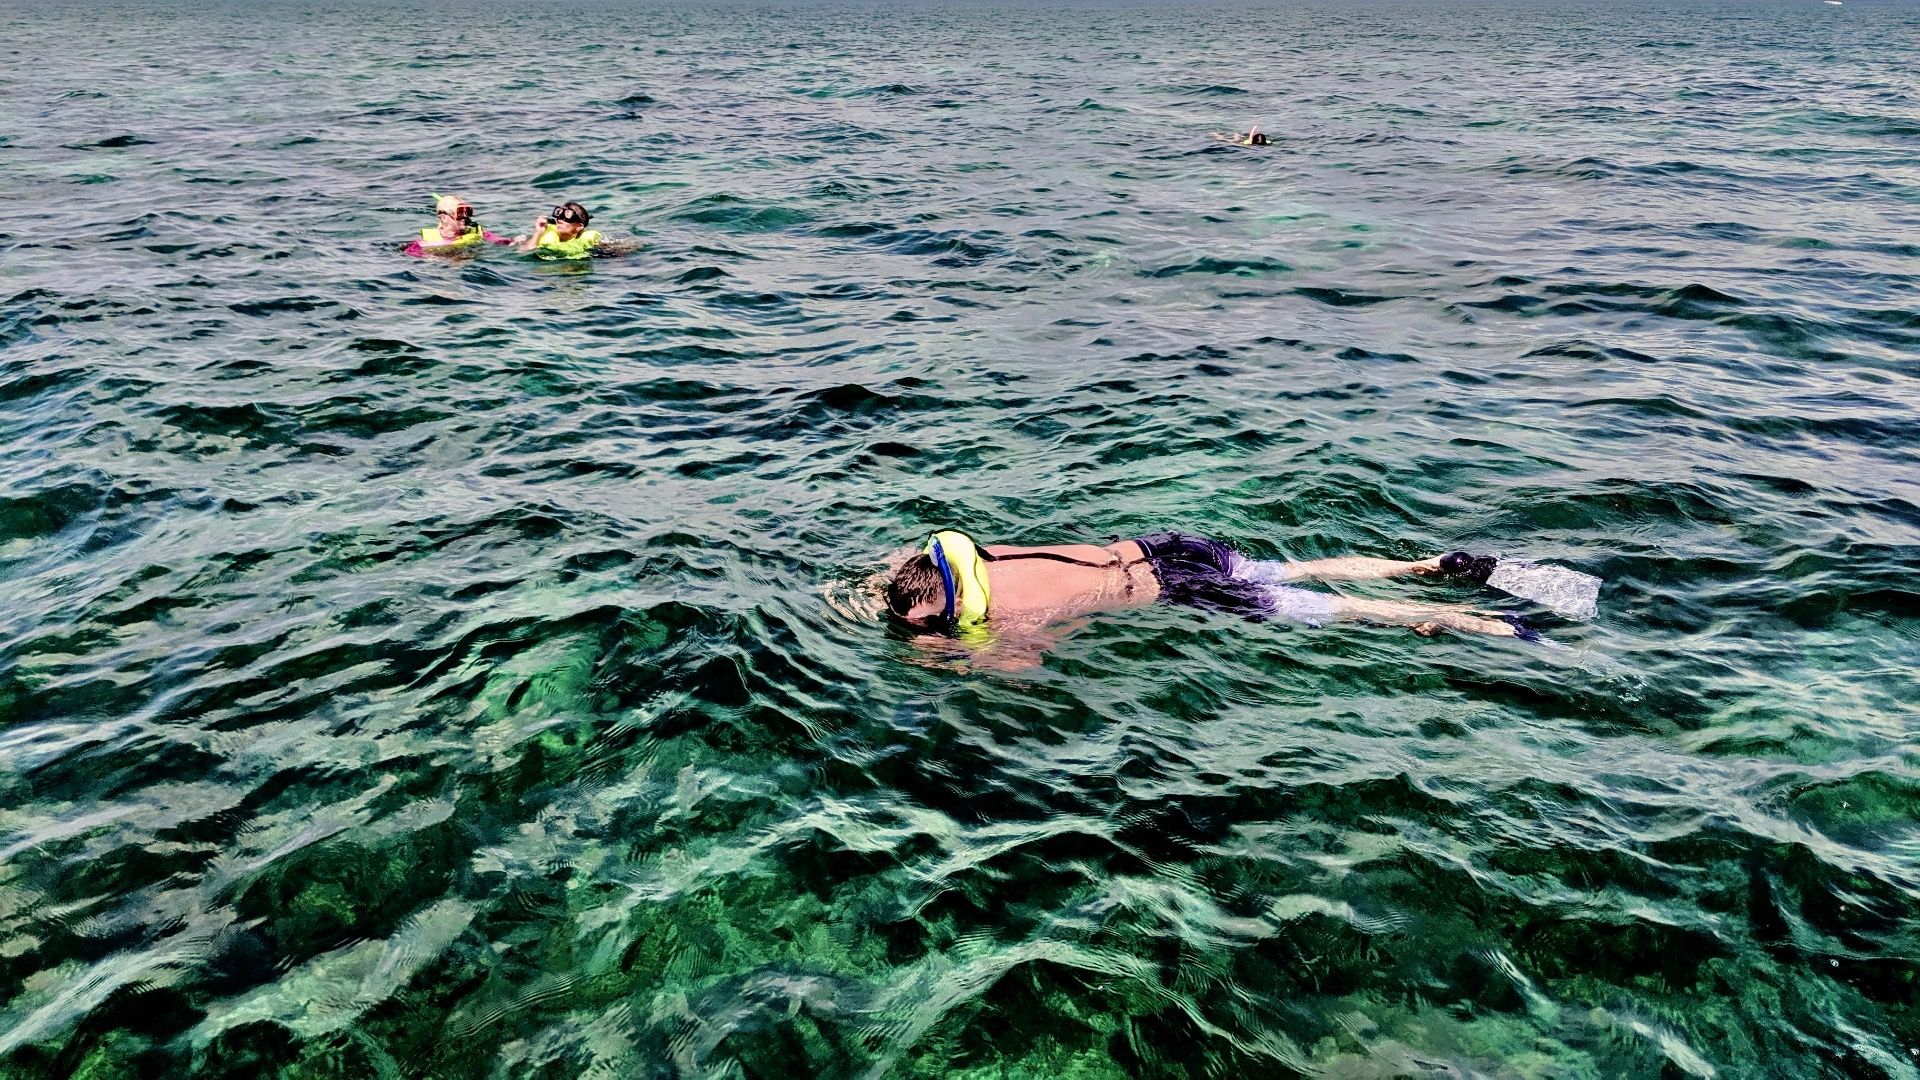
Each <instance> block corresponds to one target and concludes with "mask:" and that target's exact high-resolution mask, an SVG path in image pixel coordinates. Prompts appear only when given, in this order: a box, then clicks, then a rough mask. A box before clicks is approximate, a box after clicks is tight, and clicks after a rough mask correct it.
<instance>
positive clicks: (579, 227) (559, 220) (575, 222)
mask: <svg viewBox="0 0 1920 1080" xmlns="http://www.w3.org/2000/svg"><path fill="white" fill-rule="evenodd" d="M589 217H590V215H589V214H588V213H587V208H586V207H584V206H581V205H580V204H579V203H577V202H569V203H561V204H560V205H559V206H556V207H554V208H553V216H552V217H551V218H549V219H548V224H550V225H552V226H553V231H554V232H556V233H558V234H559V237H560V240H561V241H562V242H563V243H564V242H565V241H568V240H571V239H573V238H574V237H576V236H579V235H580V234H581V233H583V232H585V231H586V228H587V221H588V219H589Z"/></svg>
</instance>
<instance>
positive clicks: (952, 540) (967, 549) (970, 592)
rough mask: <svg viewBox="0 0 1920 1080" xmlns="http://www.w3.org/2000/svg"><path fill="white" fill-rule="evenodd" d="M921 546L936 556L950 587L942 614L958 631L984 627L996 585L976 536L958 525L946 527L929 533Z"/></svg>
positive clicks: (944, 581)
mask: <svg viewBox="0 0 1920 1080" xmlns="http://www.w3.org/2000/svg"><path fill="white" fill-rule="evenodd" d="M920 550H921V552H922V553H924V554H925V555H926V556H927V557H928V558H930V559H932V560H933V566H934V569H936V570H938V571H940V583H941V584H942V585H944V586H945V587H946V590H947V605H946V610H945V612H944V613H943V614H942V618H943V619H945V620H946V622H947V623H948V625H950V626H952V627H953V628H954V631H955V632H956V633H965V632H966V631H968V630H978V629H980V627H981V624H982V623H985V622H986V621H987V607H988V605H989V604H991V603H992V600H993V589H992V586H991V585H989V584H988V582H987V561H986V559H984V558H982V557H981V555H980V549H979V547H978V546H977V545H975V544H974V542H973V539H972V538H971V537H969V536H968V535H967V534H966V533H963V532H961V531H959V530H958V529H942V530H940V531H939V532H937V533H934V534H933V535H932V536H929V537H927V542H926V545H925V546H924V547H922V548H921V549H920Z"/></svg>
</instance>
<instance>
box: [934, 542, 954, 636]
mask: <svg viewBox="0 0 1920 1080" xmlns="http://www.w3.org/2000/svg"><path fill="white" fill-rule="evenodd" d="M933 565H935V566H937V567H939V568H940V584H942V585H944V586H946V588H947V610H946V611H945V612H944V613H943V614H942V615H941V616H940V617H941V618H943V619H951V618H953V607H954V602H955V601H956V600H957V599H959V596H960V590H959V589H957V588H955V587H954V584H953V567H951V566H948V565H947V550H946V549H945V548H943V547H941V546H940V541H939V540H937V539H936V540H935V541H934V542H933Z"/></svg>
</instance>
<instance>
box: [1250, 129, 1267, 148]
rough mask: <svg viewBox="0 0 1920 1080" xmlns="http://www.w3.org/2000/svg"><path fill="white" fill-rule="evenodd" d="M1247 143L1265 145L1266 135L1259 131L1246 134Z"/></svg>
mask: <svg viewBox="0 0 1920 1080" xmlns="http://www.w3.org/2000/svg"><path fill="white" fill-rule="evenodd" d="M1247 145H1248V146H1265V145H1267V137H1266V135H1264V134H1262V133H1261V132H1259V131H1255V132H1253V133H1251V134H1249V135H1248V136H1247Z"/></svg>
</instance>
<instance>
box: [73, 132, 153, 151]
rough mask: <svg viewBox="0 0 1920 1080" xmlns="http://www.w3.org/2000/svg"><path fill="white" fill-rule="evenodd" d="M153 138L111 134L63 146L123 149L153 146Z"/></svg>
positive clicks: (83, 148)
mask: <svg viewBox="0 0 1920 1080" xmlns="http://www.w3.org/2000/svg"><path fill="white" fill-rule="evenodd" d="M152 145H153V140H151V139H145V138H142V137H140V136H138V135H132V134H125V135H109V136H107V137H106V138H104V139H97V140H95V141H93V142H89V143H76V144H73V145H69V146H66V147H63V149H67V150H122V149H125V148H126V147H129V146H152Z"/></svg>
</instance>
